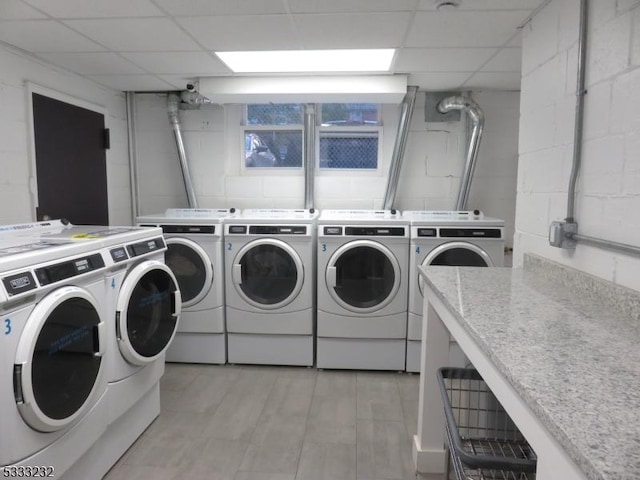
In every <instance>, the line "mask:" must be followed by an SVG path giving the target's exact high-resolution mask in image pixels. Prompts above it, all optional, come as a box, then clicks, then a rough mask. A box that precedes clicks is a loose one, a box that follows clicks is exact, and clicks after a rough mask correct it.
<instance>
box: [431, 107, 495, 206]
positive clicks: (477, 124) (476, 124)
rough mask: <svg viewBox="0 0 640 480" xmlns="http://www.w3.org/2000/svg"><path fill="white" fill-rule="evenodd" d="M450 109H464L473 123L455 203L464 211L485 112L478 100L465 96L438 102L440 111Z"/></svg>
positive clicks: (444, 111)
mask: <svg viewBox="0 0 640 480" xmlns="http://www.w3.org/2000/svg"><path fill="white" fill-rule="evenodd" d="M450 110H462V111H464V112H466V113H467V115H468V116H469V118H470V119H471V122H472V123H473V128H472V130H471V138H470V139H469V148H468V149H467V155H466V161H465V165H464V171H463V173H462V178H461V179H460V191H459V192H458V198H457V200H456V205H455V210H460V211H462V210H466V209H467V200H468V199H469V191H470V190H471V181H472V180H473V172H474V170H475V168H476V161H477V159H478V150H479V149H480V140H481V139H482V131H483V129H484V113H482V109H481V108H480V106H479V105H478V104H477V103H476V102H474V101H473V100H472V99H470V98H468V97H463V96H452V97H447V98H444V99H443V100H441V101H440V103H438V111H439V112H440V113H447V112H449V111H450Z"/></svg>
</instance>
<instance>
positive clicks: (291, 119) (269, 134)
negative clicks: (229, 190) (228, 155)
mask: <svg viewBox="0 0 640 480" xmlns="http://www.w3.org/2000/svg"><path fill="white" fill-rule="evenodd" d="M303 112H304V106H303V105H300V104H288V103H281V104H264V105H262V104H255V105H247V108H246V116H245V127H244V161H245V167H246V168H271V167H285V168H302V145H303V144H302V140H303V136H302V128H303V126H302V115H303Z"/></svg>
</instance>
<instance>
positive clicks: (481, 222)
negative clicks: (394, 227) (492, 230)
mask: <svg viewBox="0 0 640 480" xmlns="http://www.w3.org/2000/svg"><path fill="white" fill-rule="evenodd" d="M402 217H403V218H404V219H405V220H408V221H409V222H410V223H411V225H418V226H430V227H437V226H443V227H454V226H455V227H460V226H474V227H504V220H500V219H499V218H492V217H485V216H484V214H483V213H482V212H479V211H477V210H476V211H449V210H407V211H404V212H402Z"/></svg>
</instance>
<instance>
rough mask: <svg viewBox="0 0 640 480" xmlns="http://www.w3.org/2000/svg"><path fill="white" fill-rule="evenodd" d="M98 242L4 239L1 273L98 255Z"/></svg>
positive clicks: (22, 237) (2, 243)
mask: <svg viewBox="0 0 640 480" xmlns="http://www.w3.org/2000/svg"><path fill="white" fill-rule="evenodd" d="M100 247H101V245H100V243H99V242H97V241H92V242H83V243H77V242H73V241H70V240H63V239H43V238H40V237H38V236H36V237H31V236H17V237H3V238H2V239H0V273H4V272H9V271H12V270H16V269H23V268H30V267H32V266H34V265H38V264H41V263H46V262H50V261H54V260H57V259H62V258H65V257H70V256H77V255H83V254H91V253H96V252H98V251H99V250H100Z"/></svg>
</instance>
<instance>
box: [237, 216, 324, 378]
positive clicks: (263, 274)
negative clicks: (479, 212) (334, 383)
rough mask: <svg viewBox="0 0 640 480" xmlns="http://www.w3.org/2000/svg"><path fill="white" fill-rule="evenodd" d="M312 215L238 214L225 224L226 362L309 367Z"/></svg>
mask: <svg viewBox="0 0 640 480" xmlns="http://www.w3.org/2000/svg"><path fill="white" fill-rule="evenodd" d="M317 216H318V214H317V212H314V211H310V210H286V209H283V210H244V211H243V212H242V214H241V215H240V216H239V217H236V218H228V219H226V220H225V222H224V224H225V248H224V250H225V279H226V282H225V283H226V288H225V298H226V317H227V342H228V361H229V363H248V364H267V365H306V366H311V365H313V330H314V314H315V307H314V292H315V271H314V258H315V246H316V242H315V239H316V219H317Z"/></svg>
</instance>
